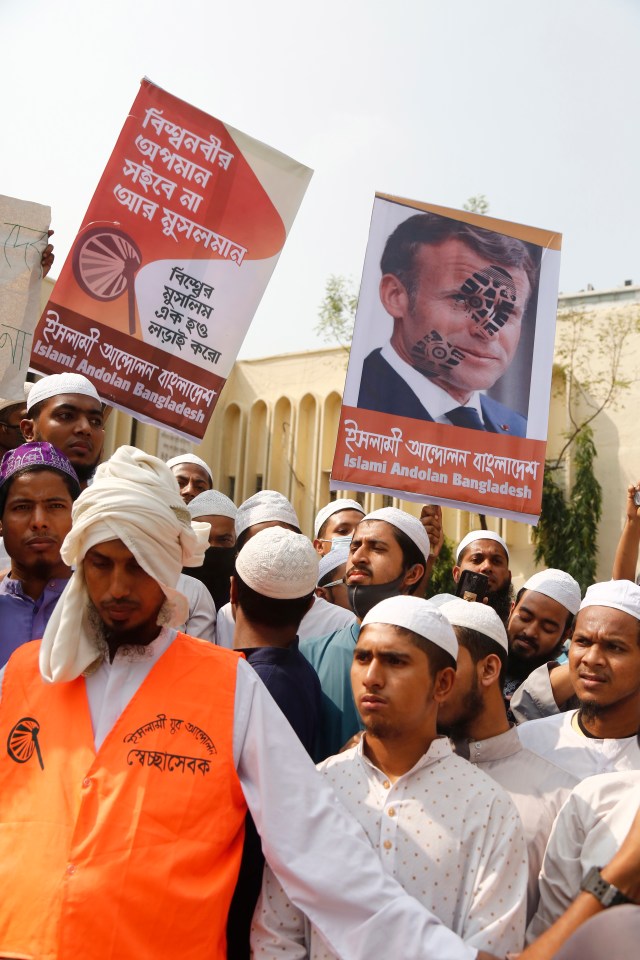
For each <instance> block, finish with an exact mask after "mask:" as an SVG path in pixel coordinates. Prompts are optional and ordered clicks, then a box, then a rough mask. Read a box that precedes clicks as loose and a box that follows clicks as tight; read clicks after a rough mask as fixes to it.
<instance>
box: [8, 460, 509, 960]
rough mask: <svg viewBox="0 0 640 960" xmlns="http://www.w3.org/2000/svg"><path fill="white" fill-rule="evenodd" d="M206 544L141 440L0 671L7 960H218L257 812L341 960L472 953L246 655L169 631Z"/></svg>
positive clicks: (279, 863)
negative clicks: (375, 833)
mask: <svg viewBox="0 0 640 960" xmlns="http://www.w3.org/2000/svg"><path fill="white" fill-rule="evenodd" d="M207 533H208V531H207V528H206V525H205V524H196V523H195V522H193V523H192V521H191V518H190V516H189V513H188V511H187V510H186V508H185V506H184V503H183V501H182V500H181V498H180V494H179V490H178V486H177V484H176V482H175V479H174V478H173V476H172V475H171V471H170V470H169V469H168V468H167V467H166V465H165V464H164V463H162V461H160V460H158V459H157V458H156V457H151V456H149V455H147V454H145V453H143V452H142V451H141V450H136V449H135V448H133V447H122V448H120V449H119V450H118V451H116V453H115V454H114V456H113V457H112V458H111V459H110V460H109V461H108V462H107V463H105V464H103V465H102V466H101V467H99V469H98V471H97V474H96V478H95V481H94V483H93V484H92V485H91V486H90V487H89V488H88V489H87V490H85V491H84V493H83V494H82V495H81V496H80V497H79V498H78V501H77V502H76V504H75V506H74V511H73V526H72V529H71V532H70V533H69V535H68V536H67V538H66V539H65V542H64V544H63V547H62V551H61V552H62V556H63V559H64V560H65V562H66V563H67V564H68V565H69V566H74V567H75V571H74V574H73V575H72V578H71V581H70V583H69V587H68V589H67V590H66V591H65V594H64V596H63V597H62V598H61V601H60V603H59V604H58V606H57V608H56V610H55V611H54V614H53V616H52V618H51V620H50V621H49V624H48V626H47V629H46V631H45V636H44V638H43V640H42V642H41V643H39V642H38V641H36V642H35V643H27V644H24V645H23V646H22V647H20V648H19V649H18V650H16V651H15V652H14V653H13V654H12V656H11V658H10V660H9V662H8V663H7V665H6V667H5V668H4V671H3V673H2V674H0V683H1V687H0V691H1V695H0V743H1V744H3V745H4V746H3V748H2V750H0V889H1V890H2V909H1V910H0V956H2V957H9V956H13V957H41V958H44V957H59V958H71V957H79V956H87V955H90V956H91V958H92V960H137V958H140V957H172V956H176V957H177V956H179V957H181V958H183V960H225V958H226V957H227V949H226V939H225V928H226V919H227V912H228V907H229V902H230V900H231V896H232V893H233V887H234V883H235V879H236V876H237V872H238V866H239V862H240V855H241V850H242V835H243V824H244V819H245V816H246V812H247V809H249V811H250V812H251V814H252V816H253V818H254V820H255V822H256V825H257V827H258V830H259V832H260V835H261V838H262V845H263V848H264V852H265V855H266V857H267V859H268V861H269V863H270V866H271V867H272V869H273V871H274V873H275V875H276V876H277V877H278V879H279V881H280V882H281V883H282V884H283V885H284V887H285V888H286V889H287V891H288V892H289V895H290V896H291V898H292V901H293V902H294V903H295V904H296V906H297V908H298V909H301V910H303V911H305V913H307V914H308V915H309V916H310V917H311V919H312V920H313V922H314V923H315V924H316V925H317V926H318V928H319V930H320V931H321V933H322V936H323V937H324V938H325V940H326V942H327V944H329V945H330V948H331V949H332V950H333V951H334V952H335V953H337V954H338V955H339V956H341V957H343V958H344V960H366V958H370V957H371V956H372V955H373V954H374V952H375V951H376V949H377V948H378V947H379V945H380V944H381V943H384V944H385V948H386V950H387V951H388V953H389V955H390V956H394V957H402V958H403V960H423V958H424V957H425V956H433V957H448V958H450V960H475V958H476V951H475V950H474V949H472V948H469V947H468V946H466V945H465V944H464V943H463V942H462V941H461V940H460V938H459V937H457V936H456V935H455V934H454V933H452V932H451V931H450V930H448V929H447V928H446V927H445V926H444V925H443V924H442V923H441V922H439V921H438V920H437V919H436V917H435V916H434V915H433V914H431V913H430V912H429V911H428V910H427V909H426V908H425V907H424V906H422V905H420V904H419V903H418V902H417V901H416V900H414V899H413V898H412V897H410V896H408V895H407V894H406V893H405V891H404V890H403V889H402V887H401V886H400V885H399V884H398V883H397V882H396V881H395V880H394V879H393V878H392V877H391V876H389V875H388V874H387V873H385V871H384V870H383V868H382V866H381V864H380V861H379V859H378V857H377V856H376V854H375V852H374V851H373V850H372V849H371V847H370V845H369V843H368V842H367V840H366V839H365V838H364V837H363V835H362V830H361V828H360V826H359V825H358V824H357V823H355V822H354V821H353V819H352V818H351V817H349V816H348V815H347V814H346V812H345V811H344V810H343V809H342V807H341V806H340V804H338V803H337V802H336V799H335V795H334V794H333V792H332V791H331V789H330V788H329V786H328V784H327V783H326V781H324V780H323V778H322V777H321V776H319V775H318V773H317V771H316V770H315V769H314V768H313V764H312V763H311V761H310V759H309V757H308V755H307V754H306V752H305V750H304V748H303V747H302V745H301V744H300V742H299V741H298V739H297V737H296V736H295V734H294V733H293V731H292V730H291V727H290V726H289V724H288V723H287V721H286V720H285V718H284V717H283V716H282V713H281V712H280V710H279V709H278V707H277V706H276V704H275V703H274V701H273V699H272V698H271V696H270V695H269V694H268V692H267V691H266V689H265V688H264V685H263V684H262V682H261V680H260V678H259V677H258V676H257V674H256V673H255V672H254V671H253V670H252V669H251V667H250V666H249V665H248V664H247V663H246V661H245V660H244V659H243V658H242V657H241V656H240V654H237V653H235V652H232V651H228V650H222V649H220V648H219V647H216V646H213V645H211V644H206V643H202V642H201V641H199V640H194V639H193V638H191V637H188V636H186V635H184V634H181V633H178V632H176V630H175V625H176V624H178V623H180V622H182V621H183V620H184V617H185V615H186V609H187V603H186V598H185V597H184V596H182V595H181V593H180V591H179V590H177V589H176V583H177V581H178V577H179V574H180V570H181V568H182V567H183V566H191V565H194V566H197V565H199V564H200V563H201V562H202V555H203V553H204V548H205V543H206V538H207ZM498 840H499V838H498ZM478 960H488V958H487V955H486V954H484V953H482V954H479V955H478Z"/></svg>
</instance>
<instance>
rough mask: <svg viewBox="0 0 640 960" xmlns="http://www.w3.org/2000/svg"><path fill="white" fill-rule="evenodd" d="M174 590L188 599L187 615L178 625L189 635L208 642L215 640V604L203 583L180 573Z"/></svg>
mask: <svg viewBox="0 0 640 960" xmlns="http://www.w3.org/2000/svg"><path fill="white" fill-rule="evenodd" d="M176 590H180V592H181V593H184V595H185V597H186V598H187V600H188V601H189V617H188V619H187V621H186V622H185V623H183V624H182V625H181V627H180V630H181V631H182V632H183V633H187V634H189V636H190V637H198V638H199V639H200V640H207V641H208V642H209V643H215V642H216V605H215V603H214V602H213V597H212V596H211V594H210V593H209V591H208V590H207V588H206V587H205V585H204V583H202V582H201V581H200V580H196V578H195V577H190V576H188V575H187V574H186V573H181V574H180V576H179V577H178V582H177V584H176Z"/></svg>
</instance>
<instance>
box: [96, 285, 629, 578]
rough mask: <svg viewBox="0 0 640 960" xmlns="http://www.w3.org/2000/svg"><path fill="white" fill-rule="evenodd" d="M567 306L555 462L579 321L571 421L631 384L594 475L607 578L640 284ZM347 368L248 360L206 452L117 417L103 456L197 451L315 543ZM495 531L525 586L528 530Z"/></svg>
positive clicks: (241, 494)
mask: <svg viewBox="0 0 640 960" xmlns="http://www.w3.org/2000/svg"><path fill="white" fill-rule="evenodd" d="M559 308H560V314H559V324H558V333H557V336H556V364H555V366H554V373H553V389H552V397H551V408H550V418H549V443H548V456H550V457H553V456H557V455H558V453H559V452H560V450H561V449H562V446H563V444H564V442H565V438H566V435H567V432H568V431H570V429H571V414H570V412H569V402H568V397H569V391H570V390H573V391H574V394H575V384H576V379H575V377H576V372H575V370H576V369H578V368H576V367H572V362H571V360H570V354H571V349H572V347H571V344H572V337H573V338H575V336H576V327H575V323H574V320H575V318H576V317H577V316H579V315H583V314H585V311H586V314H587V316H588V317H589V318H590V323H589V324H587V325H586V326H583V327H581V328H580V343H579V344H578V345H577V347H576V349H577V350H578V352H580V351H581V352H582V355H583V356H582V358H581V359H580V362H579V365H578V367H579V370H580V374H581V376H583V377H584V385H585V386H586V389H585V390H583V391H582V393H581V395H580V397H579V398H577V399H574V402H573V404H572V414H573V415H574V416H575V415H576V412H577V413H578V414H579V416H581V417H585V418H586V417H588V416H589V415H590V414H591V412H592V410H595V409H596V408H597V405H598V403H599V397H600V393H599V391H600V392H601V391H602V389H603V384H604V385H605V386H606V382H607V377H610V376H613V377H615V378H617V380H618V382H619V383H621V384H622V383H623V382H624V384H625V385H624V386H621V388H620V398H621V399H620V402H619V403H618V404H617V405H615V406H613V407H611V406H609V407H606V408H605V409H604V410H603V411H602V413H600V414H599V415H598V416H597V417H596V419H595V420H594V421H593V429H594V438H595V443H596V447H597V450H598V459H597V461H596V476H597V478H598V480H599V481H600V483H601V485H602V487H603V497H604V507H603V516H602V520H601V523H600V528H599V556H598V577H599V578H600V579H609V577H610V576H611V568H612V563H613V556H614V553H615V548H616V544H617V541H618V537H619V534H620V531H621V529H622V523H623V519H624V510H625V498H626V488H627V485H628V484H629V483H630V482H635V481H640V462H639V460H638V445H637V429H636V419H637V415H636V408H635V396H636V390H635V386H634V385H635V384H636V383H638V382H639V381H640V350H639V349H638V347H640V286H633V285H629V284H627V285H625V286H624V287H621V288H618V289H616V290H611V291H586V292H585V291H581V292H580V293H578V294H572V295H565V296H561V297H560V303H559ZM572 318H573V320H572ZM621 318H622V320H623V321H624V323H623V326H624V325H625V324H626V328H625V329H627V333H626V335H625V338H624V339H623V340H622V341H620V338H619V336H618V339H616V333H615V328H616V324H617V323H619V321H620V320H621ZM568 357H569V359H567V358H568ZM347 361H348V351H347V350H345V349H344V348H341V347H335V348H324V349H319V350H310V351H304V352H301V353H292V354H280V355H278V356H272V357H264V358H261V359H256V360H240V361H238V362H237V363H236V364H235V366H234V368H233V371H232V373H231V376H230V377H229V380H228V381H227V383H226V385H225V387H224V390H223V392H222V395H221V397H220V399H219V402H218V405H217V407H216V409H215V411H214V414H213V417H212V420H211V423H210V424H209V427H208V429H207V432H206V435H205V437H204V439H203V441H202V443H201V444H191V443H189V442H188V441H186V440H183V439H181V438H180V437H177V436H174V435H172V434H170V433H168V432H166V431H162V430H158V429H156V428H155V427H151V426H149V425H147V424H143V423H140V422H137V421H135V420H133V419H132V418H131V417H130V416H129V415H127V414H124V413H122V412H121V411H118V410H114V411H113V413H112V414H111V416H110V417H109V420H108V422H107V440H106V446H105V454H106V455H107V456H108V455H110V454H111V453H112V452H113V450H114V449H115V448H116V447H118V446H120V445H121V444H126V443H133V444H135V445H136V446H139V447H142V448H143V449H145V450H147V451H148V452H149V453H152V454H156V455H157V456H159V457H161V458H162V459H165V460H166V459H169V457H172V456H174V455H176V454H178V453H182V452H187V451H191V452H197V454H198V455H199V456H201V457H203V459H205V460H206V461H207V462H208V463H209V464H210V466H211V467H212V471H213V476H214V481H215V485H216V487H217V488H218V489H220V490H221V491H222V492H223V493H226V494H227V495H228V496H230V497H231V498H232V499H233V500H234V501H235V502H236V503H238V504H239V503H241V502H242V500H244V499H246V498H247V497H249V496H251V494H253V493H255V492H256V491H257V490H261V489H263V488H272V489H276V490H279V491H280V492H281V493H283V494H285V496H287V497H288V498H289V499H290V500H291V502H292V503H293V505H294V507H295V509H296V512H297V514H298V516H299V518H300V522H301V525H302V530H303V532H304V533H307V534H309V535H310V536H312V535H313V533H312V525H313V519H314V517H315V514H316V512H317V510H318V509H319V507H321V506H323V505H324V504H325V503H327V502H328V501H329V500H330V499H331V498H332V496H335V495H336V494H333V495H332V494H330V492H329V477H330V471H331V466H332V463H333V454H334V448H335V442H336V434H337V428H338V421H339V415H340V404H341V396H342V390H343V387H344V380H345V374H346V369H347ZM616 363H617V367H616V366H615V365H616ZM585 364H586V366H585ZM614 367H615V370H614ZM585 370H587V371H588V376H587V373H585V372H584V371H585ZM572 469H573V468H572V466H571V464H570V465H569V467H568V469H567V471H566V475H565V482H566V484H567V487H570V485H571V482H572ZM344 495H348V496H352V497H355V498H357V499H358V500H360V502H362V504H363V506H364V508H365V509H366V510H367V511H368V510H373V509H376V508H377V507H380V506H386V505H394V506H400V507H402V508H403V509H406V510H409V511H410V512H412V513H414V514H416V515H417V514H419V511H420V507H419V505H417V504H415V503H410V502H402V501H399V500H396V499H395V498H391V497H387V496H383V495H381V494H370V493H367V494H365V495H363V494H359V493H356V492H354V491H345V492H344ZM444 522H445V531H446V533H447V536H448V537H449V538H450V539H451V540H452V541H454V542H457V541H459V540H460V539H461V538H462V537H463V536H464V535H465V534H466V533H467V532H468V531H469V530H471V529H474V528H476V527H478V526H479V525H480V524H479V520H478V516H477V515H476V514H475V513H468V512H465V511H460V510H454V509H446V510H445V511H444ZM487 525H488V526H489V528H490V529H493V530H496V531H497V532H500V533H501V534H502V536H504V537H505V539H506V541H507V543H508V545H509V549H510V558H511V569H512V571H513V575H514V582H515V584H516V586H518V585H521V584H522V583H523V582H524V580H525V579H526V578H527V577H528V576H529V575H530V574H531V573H532V572H533V570H534V561H533V543H532V537H531V527H529V526H528V525H527V524H523V523H518V522H515V521H505V520H499V519H494V518H491V517H488V518H487Z"/></svg>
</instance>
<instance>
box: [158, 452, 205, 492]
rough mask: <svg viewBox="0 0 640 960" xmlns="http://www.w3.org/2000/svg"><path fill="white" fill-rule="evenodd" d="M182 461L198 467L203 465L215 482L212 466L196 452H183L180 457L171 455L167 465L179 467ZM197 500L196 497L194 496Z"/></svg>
mask: <svg viewBox="0 0 640 960" xmlns="http://www.w3.org/2000/svg"><path fill="white" fill-rule="evenodd" d="M181 463H193V464H195V465H196V467H202V469H203V470H204V472H205V473H208V474H209V477H210V479H211V483H213V474H212V472H211V467H210V466H209V464H208V463H205V461H204V460H201V459H200V457H196V455H195V453H181V454H180V456H178V457H171V460H167V466H168V467H169V469H171V468H172V467H177V466H178V465H179V464H181ZM194 500H195V497H194Z"/></svg>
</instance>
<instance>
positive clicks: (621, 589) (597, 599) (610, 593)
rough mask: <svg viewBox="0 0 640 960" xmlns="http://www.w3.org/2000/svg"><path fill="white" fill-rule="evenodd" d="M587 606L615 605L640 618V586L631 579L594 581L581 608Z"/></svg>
mask: <svg viewBox="0 0 640 960" xmlns="http://www.w3.org/2000/svg"><path fill="white" fill-rule="evenodd" d="M587 607H613V609H614V610H622V611H623V613H628V614H629V615H630V616H632V617H635V618H636V620H640V587H639V586H637V585H636V584H635V583H632V582H631V580H607V581H606V582H605V583H594V584H592V585H591V586H590V587H589V588H588V589H587V592H586V593H585V595H584V600H583V601H582V603H581V604H580V610H586V608H587Z"/></svg>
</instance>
